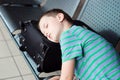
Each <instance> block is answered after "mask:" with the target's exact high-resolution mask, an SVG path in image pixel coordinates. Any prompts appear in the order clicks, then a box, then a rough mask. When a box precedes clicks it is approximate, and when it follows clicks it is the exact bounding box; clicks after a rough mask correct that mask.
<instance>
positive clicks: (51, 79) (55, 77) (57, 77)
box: [49, 76, 60, 80]
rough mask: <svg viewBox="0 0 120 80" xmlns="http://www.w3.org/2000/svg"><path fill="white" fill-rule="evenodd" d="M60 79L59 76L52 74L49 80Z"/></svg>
mask: <svg viewBox="0 0 120 80" xmlns="http://www.w3.org/2000/svg"><path fill="white" fill-rule="evenodd" d="M59 79H60V76H54V77H52V78H50V79H49V80H59Z"/></svg>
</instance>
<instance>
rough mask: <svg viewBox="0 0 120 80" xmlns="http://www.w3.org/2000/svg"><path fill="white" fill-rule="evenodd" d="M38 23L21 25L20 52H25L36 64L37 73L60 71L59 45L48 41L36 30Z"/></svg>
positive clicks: (30, 22)
mask: <svg viewBox="0 0 120 80" xmlns="http://www.w3.org/2000/svg"><path fill="white" fill-rule="evenodd" d="M37 26H38V21H27V22H24V23H21V30H22V31H21V34H20V44H21V47H20V50H22V51H26V52H27V53H28V55H29V56H30V57H31V59H33V61H34V62H35V63H36V64H37V66H38V68H37V70H38V71H39V72H52V71H56V70H60V69H61V50H60V45H59V43H54V42H51V41H49V40H48V39H47V38H46V37H45V36H44V35H43V34H42V33H41V32H40V31H39V30H38V28H37Z"/></svg>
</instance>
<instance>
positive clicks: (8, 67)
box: [0, 58, 20, 80]
mask: <svg viewBox="0 0 120 80" xmlns="http://www.w3.org/2000/svg"><path fill="white" fill-rule="evenodd" d="M19 75H20V74H19V71H18V69H17V68H16V65H15V63H14V61H13V59H12V58H5V59H0V80H3V78H9V77H14V76H19Z"/></svg>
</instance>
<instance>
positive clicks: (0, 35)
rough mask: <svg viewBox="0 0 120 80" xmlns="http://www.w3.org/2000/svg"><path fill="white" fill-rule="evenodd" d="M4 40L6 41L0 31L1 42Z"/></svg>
mask: <svg viewBox="0 0 120 80" xmlns="http://www.w3.org/2000/svg"><path fill="white" fill-rule="evenodd" d="M3 40H4V38H3V35H2V31H1V29H0V41H3Z"/></svg>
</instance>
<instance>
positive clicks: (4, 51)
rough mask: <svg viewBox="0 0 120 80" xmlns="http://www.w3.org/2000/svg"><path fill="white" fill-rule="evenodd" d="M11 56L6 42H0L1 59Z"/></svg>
mask: <svg viewBox="0 0 120 80" xmlns="http://www.w3.org/2000/svg"><path fill="white" fill-rule="evenodd" d="M9 56H11V54H10V51H9V47H8V46H7V43H6V42H5V41H0V58H3V57H9Z"/></svg>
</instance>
